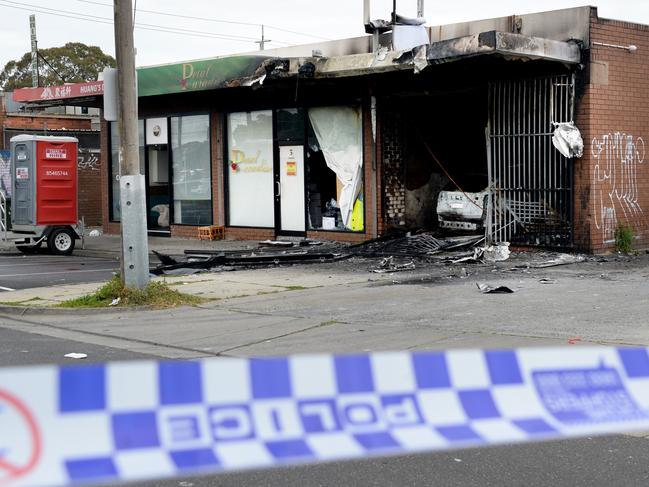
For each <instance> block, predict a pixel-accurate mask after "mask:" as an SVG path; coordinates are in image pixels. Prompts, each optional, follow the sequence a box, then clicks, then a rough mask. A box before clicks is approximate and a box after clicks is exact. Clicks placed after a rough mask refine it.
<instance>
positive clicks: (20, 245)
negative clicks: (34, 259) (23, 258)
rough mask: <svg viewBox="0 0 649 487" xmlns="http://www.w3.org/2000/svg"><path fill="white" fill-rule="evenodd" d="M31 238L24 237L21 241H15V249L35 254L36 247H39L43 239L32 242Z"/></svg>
mask: <svg viewBox="0 0 649 487" xmlns="http://www.w3.org/2000/svg"><path fill="white" fill-rule="evenodd" d="M32 242H33V239H31V238H26V239H25V240H23V241H22V242H16V249H18V251H19V252H22V253H23V254H35V253H37V252H38V249H40V248H41V245H42V244H43V241H42V240H41V241H40V242H38V243H37V244H34V243H32Z"/></svg>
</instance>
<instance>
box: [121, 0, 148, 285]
mask: <svg viewBox="0 0 649 487" xmlns="http://www.w3.org/2000/svg"><path fill="white" fill-rule="evenodd" d="M114 8H115V54H116V58H117V89H118V93H119V117H118V123H119V130H120V147H119V155H120V203H121V209H122V263H121V265H122V283H123V284H124V285H125V286H126V287H130V288H137V289H143V288H145V287H146V285H147V284H148V283H149V250H148V242H147V225H146V203H145V196H144V195H145V183H144V176H142V175H141V174H140V162H139V140H138V122H137V95H136V87H135V83H136V78H135V49H134V46H133V8H132V2H131V0H115V2H114Z"/></svg>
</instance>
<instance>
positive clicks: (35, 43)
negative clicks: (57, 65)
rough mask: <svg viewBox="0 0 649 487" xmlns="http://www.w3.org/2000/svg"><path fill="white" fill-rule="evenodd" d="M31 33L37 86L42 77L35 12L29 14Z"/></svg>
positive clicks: (34, 81) (34, 85)
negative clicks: (39, 70) (39, 68)
mask: <svg viewBox="0 0 649 487" xmlns="http://www.w3.org/2000/svg"><path fill="white" fill-rule="evenodd" d="M29 34H30V37H31V43H32V66H31V69H32V86H33V87H34V88H36V87H37V86H39V85H40V79H38V76H39V75H38V41H37V40H36V16H35V15H34V14H32V15H30V16H29Z"/></svg>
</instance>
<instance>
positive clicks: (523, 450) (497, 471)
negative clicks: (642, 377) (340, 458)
mask: <svg viewBox="0 0 649 487" xmlns="http://www.w3.org/2000/svg"><path fill="white" fill-rule="evenodd" d="M69 352H83V353H86V354H88V358H87V359H86V360H83V361H76V360H73V359H68V358H65V357H64V355H65V354H66V353H69ZM150 358H156V357H153V356H151V355H145V354H140V353H133V352H129V351H125V350H119V349H115V348H111V347H106V346H101V345H93V344H90V343H82V342H77V341H73V340H68V339H60V338H54V337H50V336H45V335H39V334H35V333H26V332H23V331H16V330H10V329H6V328H0V366H17V365H31V364H43V363H56V364H64V363H68V364H69V363H82V362H100V361H107V360H133V359H150ZM648 445H649V444H648V442H647V439H645V438H640V437H632V436H613V437H599V438H585V439H581V440H570V441H558V442H547V443H537V444H525V445H512V446H500V447H492V448H482V449H473V450H458V451H452V452H444V453H434V454H420V455H408V456H398V457H386V458H375V459H370V460H362V461H353V462H334V463H326V464H320V465H307V466H300V467H289V468H278V469H271V470H257V471H249V472H241V473H234V474H222V475H216V476H214V475H213V476H205V477H192V478H176V479H171V480H160V481H152V482H143V483H136V484H129V485H132V486H134V487H225V486H231V487H235V486H236V487H256V486H273V487H274V486H277V487H280V486H281V487H304V486H330V485H331V486H395V487H397V486H398V487H403V486H458V487H459V486H495V485H497V486H520V485H525V486H532V487H536V486H538V487H541V486H548V485H554V486H564V485H565V486H594V487H597V486H606V487H609V486H611V485H625V486H636V485H637V486H641V485H642V486H644V485H647V482H648V481H649V448H647V446H648Z"/></svg>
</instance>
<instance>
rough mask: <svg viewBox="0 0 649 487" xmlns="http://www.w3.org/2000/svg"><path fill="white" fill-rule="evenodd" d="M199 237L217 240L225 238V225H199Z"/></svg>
mask: <svg viewBox="0 0 649 487" xmlns="http://www.w3.org/2000/svg"><path fill="white" fill-rule="evenodd" d="M198 238H199V239H200V240H216V239H223V238H225V227H223V226H215V225H212V226H209V227H198Z"/></svg>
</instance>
